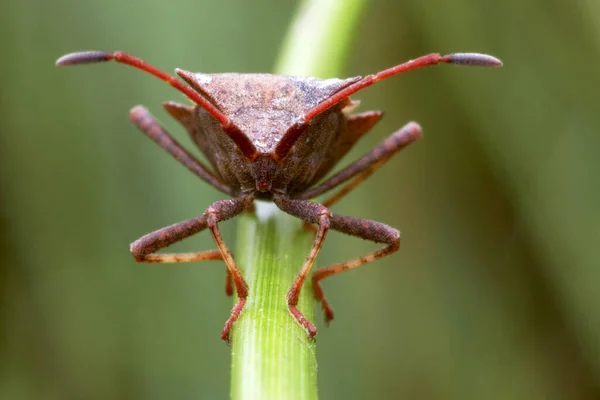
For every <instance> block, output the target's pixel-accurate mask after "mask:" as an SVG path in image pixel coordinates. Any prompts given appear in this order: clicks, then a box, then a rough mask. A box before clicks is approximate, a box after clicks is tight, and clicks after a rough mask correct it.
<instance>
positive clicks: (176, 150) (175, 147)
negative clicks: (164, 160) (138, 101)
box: [129, 106, 234, 196]
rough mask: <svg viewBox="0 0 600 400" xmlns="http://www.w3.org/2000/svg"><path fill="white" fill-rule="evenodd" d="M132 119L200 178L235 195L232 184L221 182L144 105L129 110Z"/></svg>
mask: <svg viewBox="0 0 600 400" xmlns="http://www.w3.org/2000/svg"><path fill="white" fill-rule="evenodd" d="M129 118H130V119H131V121H132V122H133V123H134V124H135V125H136V126H137V127H138V128H139V129H140V130H141V131H142V132H144V133H145V134H146V136H148V137H149V138H150V139H152V140H153V141H154V142H155V143H156V144H158V145H159V146H160V147H162V148H163V149H165V150H166V151H167V152H168V153H169V154H171V155H172V156H173V157H175V159H176V160H177V161H179V162H180V163H181V164H183V165H184V166H185V167H186V168H187V169H189V170H190V171H192V173H194V174H195V175H196V176H198V177H199V178H200V179H203V180H204V181H205V182H207V183H208V184H210V185H211V186H213V187H214V188H216V189H218V190H220V191H221V192H223V193H226V194H228V195H230V196H231V195H233V194H234V190H233V188H232V187H231V186H229V185H226V184H224V183H223V182H221V181H220V180H219V179H218V178H217V177H216V176H215V174H214V173H213V172H212V171H211V170H210V169H209V168H208V167H206V166H205V165H204V164H203V163H202V162H201V161H200V160H198V159H197V158H196V157H194V156H193V155H192V154H190V153H189V152H188V151H187V150H185V149H184V148H183V147H182V146H181V145H180V144H179V143H178V142H177V141H176V140H175V139H173V137H172V136H171V135H170V134H169V132H167V131H166V129H165V128H163V127H162V126H161V125H160V124H159V123H158V121H156V119H154V117H153V116H152V115H151V114H150V113H149V112H148V110H147V109H146V108H144V107H143V106H135V107H133V108H132V109H131V111H130V112H129Z"/></svg>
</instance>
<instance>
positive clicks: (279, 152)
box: [56, 51, 502, 342]
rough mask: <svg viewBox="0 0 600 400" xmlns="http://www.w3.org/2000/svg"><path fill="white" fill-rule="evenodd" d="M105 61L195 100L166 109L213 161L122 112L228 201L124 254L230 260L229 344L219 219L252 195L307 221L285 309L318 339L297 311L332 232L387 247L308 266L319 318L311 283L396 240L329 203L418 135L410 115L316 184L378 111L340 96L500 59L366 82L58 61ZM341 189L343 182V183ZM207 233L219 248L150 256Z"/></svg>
mask: <svg viewBox="0 0 600 400" xmlns="http://www.w3.org/2000/svg"><path fill="white" fill-rule="evenodd" d="M110 60H114V61H117V62H119V63H123V64H127V65H130V66H132V67H135V68H138V69H141V70H142V71H145V72H147V73H150V74H151V75H154V76H155V77H157V78H159V79H161V80H163V81H166V82H167V83H169V84H170V85H171V86H173V87H174V88H175V89H177V90H179V91H180V92H182V93H183V94H184V95H186V96H187V97H188V98H189V99H190V100H192V101H193V102H194V103H195V104H194V105H190V106H188V105H182V104H178V103H175V102H170V101H169V102H166V103H164V104H163V106H164V108H165V109H166V110H167V111H168V112H169V114H171V116H173V117H174V118H175V119H176V120H177V121H179V122H180V123H181V124H182V125H183V126H184V127H185V128H186V130H187V131H188V133H189V134H190V136H191V138H192V140H193V141H194V143H195V144H196V145H197V146H198V148H199V149H200V150H201V152H202V153H203V154H204V156H205V157H206V158H207V160H208V161H209V162H210V164H211V166H212V168H209V167H208V166H207V165H206V164H205V163H203V162H201V161H200V160H198V159H197V158H196V157H194V156H193V155H192V154H191V153H189V152H188V151H187V150H185V149H184V148H183V147H182V146H181V145H180V144H179V143H177V141H176V140H175V139H174V138H173V137H172V136H171V135H170V134H169V133H168V132H167V131H166V130H165V128H164V127H162V126H161V125H160V124H159V122H158V121H157V120H156V119H155V118H154V117H153V116H152V115H151V114H150V113H149V112H148V110H147V109H146V108H144V107H142V106H135V107H133V108H132V109H131V111H130V113H129V116H130V118H131V121H132V122H133V123H134V124H135V125H136V126H137V127H138V128H139V129H140V130H141V131H142V132H144V133H145V134H146V135H147V136H148V137H150V139H152V140H153V141H154V142H156V143H157V144H158V145H159V146H160V147H162V148H163V149H165V150H166V151H167V152H168V153H170V154H171V155H172V156H173V157H174V158H175V159H176V160H177V161H179V162H180V163H181V164H183V165H184V166H185V167H187V168H188V169H189V170H190V171H191V172H192V173H194V174H195V175H196V176H198V177H199V178H201V179H203V180H204V181H206V182H207V183H208V184H210V185H212V186H213V187H215V188H216V189H218V190H220V191H221V192H223V193H225V194H226V195H228V196H229V197H230V199H228V200H219V201H216V202H215V203H213V204H211V205H210V207H208V209H206V211H205V212H204V214H202V215H201V216H199V217H196V218H192V219H189V220H186V221H182V222H179V223H176V224H174V225H170V226H167V227H164V228H161V229H159V230H157V231H155V232H152V233H149V234H147V235H145V236H143V237H141V238H140V239H138V240H136V241H135V242H133V243H132V244H131V247H130V250H131V253H132V254H133V256H134V257H135V259H136V260H137V261H139V262H150V263H178V262H192V261H204V260H223V261H224V262H225V265H226V267H227V282H226V292H227V294H228V295H232V294H233V287H235V289H236V291H237V295H238V298H239V300H238V302H237V303H236V304H235V306H234V307H233V309H232V311H231V315H230V316H229V319H228V320H227V322H226V323H225V327H224V328H223V332H222V338H223V340H225V341H226V342H229V337H230V331H231V328H232V326H233V323H234V322H235V321H236V319H237V318H238V317H239V316H240V314H241V313H242V310H243V308H244V305H245V303H246V300H247V297H248V291H249V288H248V285H247V284H246V282H245V280H244V278H243V276H242V274H241V273H240V271H239V269H238V267H237V266H236V263H235V260H234V258H233V256H232V253H231V252H230V251H229V249H228V248H227V246H226V245H225V242H224V241H223V238H222V237H221V233H220V231H219V222H221V221H225V220H228V219H230V218H232V217H234V216H236V215H238V214H240V213H242V212H243V211H246V210H251V209H252V207H253V203H254V199H261V200H271V201H273V202H274V203H275V204H276V205H277V207H279V208H280V209H281V210H283V211H284V212H286V213H288V214H291V215H293V216H295V217H297V218H300V219H302V220H304V221H305V222H306V223H309V224H316V226H317V229H316V234H315V238H314V242H313V244H312V248H311V250H310V252H309V254H308V257H307V258H306V261H305V262H304V265H303V266H302V267H301V269H300V272H299V273H298V275H297V276H296V278H295V280H294V282H293V283H292V286H291V287H290V289H289V291H288V293H287V297H286V299H287V304H288V307H289V311H290V314H291V315H292V316H293V318H294V319H295V320H296V321H297V322H298V324H300V325H301V326H302V327H303V328H304V330H305V331H306V333H307V335H308V336H309V337H310V338H313V337H314V336H315V335H316V334H317V330H316V328H315V326H314V325H313V324H312V322H311V321H309V320H308V319H307V318H305V317H304V315H303V314H302V313H301V312H300V310H298V308H297V307H296V306H297V304H298V298H299V295H300V291H301V289H302V287H303V285H304V283H305V281H306V279H307V278H308V277H309V274H310V271H311V268H312V266H313V264H314V262H315V259H316V257H317V254H318V253H319V251H320V249H321V247H322V245H323V241H324V240H325V236H326V235H327V232H328V231H329V229H333V230H335V231H339V232H342V233H345V234H348V235H352V236H357V237H359V238H363V239H366V240H370V241H372V242H375V243H382V244H384V247H382V248H380V249H379V250H376V251H373V252H371V253H368V254H366V255H363V256H362V257H358V258H356V259H353V260H350V261H346V262H343V263H339V264H335V265H332V266H328V267H324V268H319V269H317V270H316V271H315V272H314V274H313V276H312V285H313V288H314V293H315V296H316V299H317V301H319V302H320V303H321V306H322V308H323V311H324V314H325V319H326V321H327V322H329V321H331V320H332V319H333V311H332V309H331V306H330V305H329V303H328V302H327V300H326V299H325V297H324V295H323V290H322V289H321V285H320V281H321V280H322V279H324V278H327V277H329V276H332V275H335V274H337V273H340V272H343V271H347V270H349V269H353V268H356V267H359V266H361V265H363V264H366V263H369V262H371V261H374V260H377V259H379V258H382V257H385V256H388V255H390V254H392V253H394V252H396V251H397V250H398V248H399V246H400V232H399V231H398V230H396V229H394V228H392V227H390V226H388V225H385V224H382V223H380V222H375V221H370V220H367V219H361V218H355V217H349V216H342V215H337V214H333V213H332V212H331V211H329V208H330V207H331V206H332V205H333V204H335V203H336V202H337V201H339V200H340V199H341V198H342V197H343V196H345V195H346V194H347V193H349V192H350V191H351V190H352V189H354V188H355V187H356V186H357V185H358V184H360V183H361V182H362V181H364V180H365V179H366V178H367V177H369V176H370V175H371V174H372V173H373V172H375V171H376V170H377V169H378V168H380V167H381V166H382V165H383V164H384V163H385V162H386V161H388V160H389V159H390V158H391V157H392V156H393V155H394V154H396V153H397V152H398V151H399V150H401V149H402V148H404V147H405V146H407V145H408V144H410V143H412V142H413V141H415V140H417V139H419V138H420V137H421V127H420V126H419V125H418V124H416V123H414V122H409V123H408V124H406V125H405V126H404V127H402V128H401V129H399V130H398V131H396V132H394V133H392V134H391V135H390V136H388V137H387V138H386V139H385V140H383V141H382V142H381V143H380V144H379V145H377V146H375V147H374V148H373V149H372V150H371V151H369V152H368V153H366V154H365V155H364V156H362V157H361V158H359V159H358V160H357V161H355V162H353V163H351V164H350V165H349V166H347V167H345V168H343V169H342V170H340V171H339V172H337V173H336V174H334V175H333V176H331V177H329V178H328V179H324V177H325V176H326V175H327V174H328V173H329V172H330V171H331V170H332V168H333V167H334V166H335V165H336V164H337V162H338V161H339V160H340V159H341V158H342V157H343V156H344V155H345V154H346V153H347V152H348V151H349V150H350V149H351V148H352V147H353V146H354V144H355V143H356V142H357V141H358V140H359V139H360V138H361V137H362V136H363V135H364V134H365V133H367V132H368V131H369V130H371V128H372V127H373V126H374V125H375V124H376V123H377V122H378V121H379V120H380V119H381V117H382V113H381V112H379V111H369V112H363V113H360V114H352V113H351V110H352V109H353V108H354V107H355V106H356V105H357V102H354V101H352V100H350V97H349V96H351V95H353V94H355V93H356V92H358V91H360V90H362V89H364V88H366V87H368V86H370V85H372V84H374V83H375V82H377V81H380V80H382V79H386V78H389V77H391V76H394V75H397V74H400V73H402V72H406V71H409V70H413V69H417V68H421V67H426V66H430V65H435V64H439V63H448V64H457V65H470V66H486V67H498V66H501V65H502V63H501V61H500V60H498V59H496V58H494V57H492V56H489V55H485V54H478V53H455V54H449V55H445V56H441V55H439V54H429V55H426V56H422V57H419V58H417V59H414V60H411V61H408V62H405V63H403V64H400V65H397V66H395V67H392V68H389V69H386V70H384V71H381V72H378V73H376V74H374V75H368V76H366V77H364V78H362V77H354V78H348V79H326V80H321V79H317V78H308V77H293V76H283V75H272V74H235V73H224V74H203V73H192V72H188V71H184V70H181V69H176V73H177V75H179V77H180V78H182V79H183V81H185V83H184V82H182V81H181V80H179V79H177V78H176V77H175V76H172V75H169V74H167V73H165V72H163V71H160V70H158V69H157V68H155V67H153V66H152V65H150V64H148V63H146V62H144V61H142V60H140V59H139V58H136V57H134V56H132V55H129V54H127V53H123V52H120V51H118V52H115V53H105V52H99V51H86V52H78V53H71V54H67V55H65V56H63V57H61V58H59V59H58V60H57V61H56V64H57V65H76V64H90V63H98V62H104V61H110ZM186 83H187V84H186ZM343 184H345V186H341V185H343ZM340 186H341V189H340V190H339V191H338V192H337V193H336V194H334V195H333V196H331V197H330V198H328V199H327V200H325V201H324V202H323V203H316V202H313V201H310V199H313V198H315V197H317V196H319V195H321V194H323V193H325V192H329V191H330V190H332V189H334V188H338V187H340ZM207 228H208V229H209V230H210V233H211V234H212V237H213V239H214V242H215V244H216V246H217V248H218V250H210V251H200V252H194V253H178V254H163V253H160V254H159V253H157V251H159V250H160V249H163V248H165V247H168V246H169V245H171V244H173V243H175V242H178V241H180V240H182V239H184V238H186V237H188V236H191V235H193V234H196V233H198V232H200V231H202V230H204V229H207Z"/></svg>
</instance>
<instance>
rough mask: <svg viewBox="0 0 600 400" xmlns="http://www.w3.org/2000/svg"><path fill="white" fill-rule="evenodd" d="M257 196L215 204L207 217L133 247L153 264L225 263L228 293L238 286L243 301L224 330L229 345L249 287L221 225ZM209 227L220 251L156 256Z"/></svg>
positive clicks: (144, 239)
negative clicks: (212, 261) (160, 251)
mask: <svg viewBox="0 0 600 400" xmlns="http://www.w3.org/2000/svg"><path fill="white" fill-rule="evenodd" d="M252 204H253V197H252V196H243V197H239V198H234V199H231V200H220V201H216V202H214V203H213V204H212V205H211V206H210V207H209V208H208V209H207V210H206V212H205V213H204V215H203V216H200V217H197V218H192V219H189V220H186V221H183V222H179V223H177V224H174V225H171V226H167V227H165V228H162V229H159V230H157V231H155V232H152V233H149V234H147V235H145V236H143V237H141V238H140V239H138V240H136V241H135V242H133V243H132V244H131V247H130V250H131V253H132V254H133V256H134V257H135V259H136V260H137V261H140V262H151V263H177V262H191V261H205V260H223V261H225V265H226V266H227V280H226V284H225V291H226V293H227V294H229V295H231V294H232V293H233V290H232V286H235V288H236V291H237V294H238V297H239V300H238V302H237V304H236V305H235V306H234V307H233V309H232V311H231V315H230V317H229V319H228V320H227V322H226V324H225V328H224V329H223V333H222V338H223V340H225V341H226V342H229V331H230V330H231V327H232V326H233V323H234V322H235V320H236V319H237V318H238V317H239V316H240V314H241V312H242V309H243V308H244V304H245V303H246V297H247V296H248V285H247V284H246V281H245V280H244V278H243V277H242V274H241V272H240V270H239V269H238V268H237V267H236V265H235V261H234V260H233V255H232V254H231V251H229V249H228V248H227V246H226V245H225V242H224V241H223V238H222V236H221V232H220V231H219V226H218V223H219V222H220V221H225V220H227V219H230V218H232V217H234V216H236V215H238V214H240V213H241V212H243V211H245V210H247V209H249V208H251V207H252ZM206 228H208V229H209V230H210V231H211V234H212V236H213V239H214V241H215V243H216V245H217V247H218V250H209V251H202V252H196V253H177V254H156V253H155V252H156V251H158V250H160V249H162V248H165V247H168V246H170V245H172V244H173V243H176V242H179V241H181V240H183V239H185V238H187V237H189V236H191V235H193V234H195V233H198V232H200V231H202V230H204V229H206ZM232 284H233V285H232Z"/></svg>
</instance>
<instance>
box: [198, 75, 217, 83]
mask: <svg viewBox="0 0 600 400" xmlns="http://www.w3.org/2000/svg"><path fill="white" fill-rule="evenodd" d="M212 80H213V78H211V77H210V76H208V75H206V74H196V81H197V82H198V83H199V84H200V85H208V84H209V83H211V82H212Z"/></svg>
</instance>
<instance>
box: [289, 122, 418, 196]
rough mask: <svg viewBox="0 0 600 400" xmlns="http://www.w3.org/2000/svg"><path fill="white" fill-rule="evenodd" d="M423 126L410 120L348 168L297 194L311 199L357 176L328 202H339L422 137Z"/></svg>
mask: <svg viewBox="0 0 600 400" xmlns="http://www.w3.org/2000/svg"><path fill="white" fill-rule="evenodd" d="M421 134H422V131H421V127H420V126H419V125H418V124H417V123H415V122H409V123H408V124H406V125H404V126H403V127H402V128H400V130H398V131H396V132H394V133H392V134H391V135H390V136H388V137H387V138H386V139H384V140H383V141H382V142H381V143H380V144H378V145H377V146H375V147H374V148H373V149H372V150H371V151H369V152H368V153H367V154H365V155H364V156H362V157H361V158H359V159H358V160H356V161H355V162H353V163H352V164H350V165H349V166H347V167H346V168H344V169H342V170H341V171H339V172H338V173H337V174H335V175H333V176H332V177H330V178H329V179H327V180H326V181H325V182H323V183H321V184H319V185H317V186H315V187H313V188H312V189H309V190H307V191H305V192H303V193H300V194H298V195H297V196H296V198H298V199H311V198H314V197H316V196H318V195H320V194H322V193H325V192H327V191H329V190H331V189H333V188H335V187H336V186H338V185H341V184H342V183H344V182H346V181H348V180H350V179H352V178H355V180H354V181H352V182H350V183H349V184H348V185H347V186H345V187H344V188H342V189H341V191H340V193H337V194H335V195H334V196H333V197H332V198H330V199H328V200H327V204H328V205H331V204H333V203H335V202H337V201H338V200H339V199H340V198H342V197H343V196H344V195H346V194H347V193H348V192H350V191H351V190H352V189H353V188H354V187H356V186H357V185H358V184H359V183H361V182H362V181H363V180H365V179H366V178H368V177H369V176H370V175H371V174H372V173H373V172H375V171H376V170H377V169H378V168H379V167H380V166H382V165H383V164H384V163H385V162H386V161H387V160H388V159H390V157H391V156H392V155H394V154H395V153H396V152H398V151H399V150H402V149H403V148H404V147H406V146H408V145H409V144H410V143H412V142H414V141H415V140H417V139H419V138H420V137H421Z"/></svg>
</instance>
